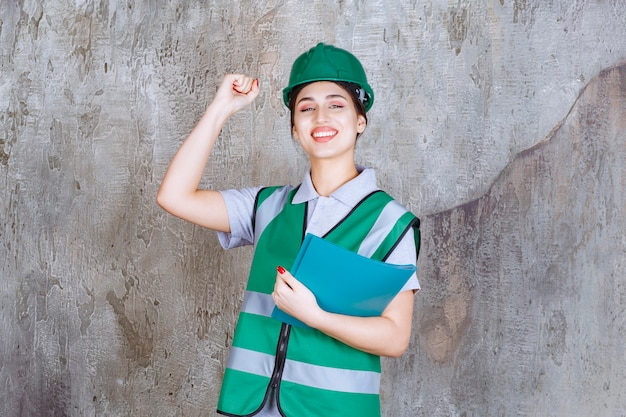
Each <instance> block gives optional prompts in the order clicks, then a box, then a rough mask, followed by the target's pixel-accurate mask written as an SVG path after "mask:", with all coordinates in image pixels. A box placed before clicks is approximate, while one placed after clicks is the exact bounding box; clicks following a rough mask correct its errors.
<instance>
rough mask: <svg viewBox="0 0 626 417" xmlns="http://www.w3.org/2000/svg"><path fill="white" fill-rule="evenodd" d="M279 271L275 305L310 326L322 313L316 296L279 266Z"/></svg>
mask: <svg viewBox="0 0 626 417" xmlns="http://www.w3.org/2000/svg"><path fill="white" fill-rule="evenodd" d="M277 271H278V273H277V274H276V283H275V284H274V292H273V293H272V298H273V299H274V303H275V304H276V306H277V307H278V308H279V309H281V310H282V311H284V312H285V313H287V314H289V315H290V316H293V317H295V318H297V319H298V320H300V321H302V322H303V323H306V324H310V323H311V319H312V318H313V317H315V314H317V313H319V312H320V311H321V309H320V307H319V305H318V304H317V300H316V299H315V295H314V294H313V293H312V292H311V290H309V289H308V288H307V287H306V286H304V284H302V283H301V282H300V281H298V280H297V279H296V278H295V277H294V276H293V275H291V273H290V272H289V271H286V270H285V269H284V268H283V267H281V266H279V267H278V268H277Z"/></svg>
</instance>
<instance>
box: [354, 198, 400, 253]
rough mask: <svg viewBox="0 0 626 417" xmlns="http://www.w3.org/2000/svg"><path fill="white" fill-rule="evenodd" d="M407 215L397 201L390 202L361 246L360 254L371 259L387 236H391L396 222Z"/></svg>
mask: <svg viewBox="0 0 626 417" xmlns="http://www.w3.org/2000/svg"><path fill="white" fill-rule="evenodd" d="M405 213H406V209H405V208H404V207H402V206H401V205H400V204H398V203H397V202H396V201H390V202H389V203H387V205H386V206H385V208H384V209H383V211H382V212H381V213H380V215H379V216H378V219H377V220H376V223H374V226H373V227H372V229H371V230H370V231H369V233H368V234H367V236H366V237H365V239H363V242H361V246H359V251H358V254H359V255H361V256H365V257H367V258H369V257H371V256H372V255H373V254H374V252H376V249H378V245H380V242H382V241H383V240H384V239H385V236H387V235H388V234H389V232H390V231H391V229H393V227H394V226H395V224H396V222H397V221H398V220H399V219H400V217H402V216H403V215H404V214H405Z"/></svg>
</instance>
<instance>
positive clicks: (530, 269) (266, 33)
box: [0, 0, 626, 417]
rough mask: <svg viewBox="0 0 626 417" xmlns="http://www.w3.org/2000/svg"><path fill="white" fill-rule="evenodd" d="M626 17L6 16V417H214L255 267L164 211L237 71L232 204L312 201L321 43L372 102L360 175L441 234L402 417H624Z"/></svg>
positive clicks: (555, 12) (155, 0) (411, 12)
mask: <svg viewBox="0 0 626 417" xmlns="http://www.w3.org/2000/svg"><path fill="white" fill-rule="evenodd" d="M625 25H626V2H625V1H624V0H604V1H600V0H596V1H578V0H576V1H570V0H560V1H551V2H547V1H540V0H515V1H509V0H492V1H487V0H485V1H471V2H470V1H464V0H458V1H454V2H447V1H428V2H426V1H401V2H383V1H382V0H380V1H367V2H365V1H342V2H330V1H329V2H324V1H312V2H299V1H292V2H286V1H249V2H248V1H246V2H231V1H217V0H216V1H210V2H200V1H176V0H172V1H165V0H152V1H146V2H141V1H136V2H135V1H132V0H129V1H104V0H103V1H90V0H84V1H73V2H72V1H69V0H55V1H52V0H51V1H47V2H45V1H38V0H24V1H15V0H2V2H1V3H0V76H1V78H0V221H1V223H0V319H1V320H0V334H1V335H2V336H1V337H0V339H1V340H0V354H1V356H0V415H2V416H8V417H13V416H64V415H68V416H94V415H97V416H129V415H133V416H148V415H158V416H208V415H213V409H214V408H215V404H216V399H217V392H218V388H219V384H220V378H221V373H222V370H223V366H224V361H225V358H226V355H227V346H228V345H229V343H230V340H231V336H232V331H233V326H234V320H235V318H236V313H237V311H238V308H239V303H240V299H241V295H242V290H243V286H244V280H245V276H246V273H247V264H248V262H249V259H250V251H249V250H247V249H243V250H236V251H229V252H225V251H223V250H221V249H220V247H219V245H218V243H217V240H216V238H215V235H214V234H213V233H212V232H209V231H206V230H203V229H201V228H198V227H194V226H192V225H189V224H186V223H184V222H182V221H180V220H177V219H175V218H173V217H171V216H169V215H167V214H165V213H164V212H163V211H161V210H160V209H158V208H157V207H156V204H155V201H154V197H155V193H156V190H157V188H158V185H159V181H160V179H161V178H162V176H163V173H164V171H165V168H166V166H167V163H168V162H169V160H170V158H171V157H172V155H173V153H174V152H175V150H176V148H177V147H178V145H179V144H180V143H181V141H182V140H183V139H184V137H185V136H186V134H187V133H188V131H189V130H190V129H191V128H192V127H193V125H194V123H195V122H196V121H197V119H198V118H199V116H200V115H201V113H202V112H203V110H204V108H205V106H206V104H207V102H208V101H209V100H210V99H211V97H212V95H213V92H214V91H215V86H216V84H217V83H218V82H219V80H220V79H221V77H222V74H223V73H225V72H231V71H243V72H247V73H250V74H253V75H257V76H258V77H259V78H260V83H261V88H262V90H263V91H262V94H261V96H260V97H259V98H258V99H257V100H256V102H255V103H254V104H253V106H252V107H251V108H249V109H246V110H245V111H243V112H241V113H240V114H238V115H236V116H235V117H234V118H233V119H232V120H231V122H230V123H229V124H228V125H227V126H226V128H225V129H224V132H223V134H222V137H221V140H220V142H219V144H218V146H217V148H216V150H215V154H214V155H215V156H214V159H213V163H212V165H211V166H210V167H208V169H207V175H206V177H205V180H204V181H205V184H206V185H210V186H212V187H217V188H225V187H239V186H243V185H253V184H255V185H257V184H275V183H285V182H291V183H296V182H298V181H299V179H300V177H301V175H302V172H303V170H304V169H305V167H306V160H305V159H304V157H303V154H302V152H301V151H299V150H298V149H297V147H296V146H294V144H293V143H292V141H291V139H290V136H289V127H288V119H287V114H286V111H285V109H284V107H283V106H282V102H281V99H280V90H281V88H282V87H283V86H284V85H285V83H286V79H287V76H288V71H289V66H290V64H291V62H292V61H293V59H294V58H295V57H296V56H297V55H298V54H300V53H301V52H302V51H304V50H305V49H307V48H309V47H311V46H313V45H314V44H315V43H316V42H317V41H326V42H331V43H335V44H337V45H338V46H341V47H345V48H348V49H351V50H352V51H353V52H354V53H355V54H356V55H357V56H359V57H360V58H361V59H362V61H363V63H364V65H365V67H366V68H367V70H368V74H369V75H370V78H371V84H372V85H373V87H374V89H375V91H376V94H377V98H376V104H375V106H374V107H373V109H372V111H371V116H370V126H369V128H368V131H367V132H366V134H365V135H364V136H363V138H362V139H361V141H360V143H359V148H358V157H359V162H361V163H363V164H366V165H371V166H374V167H376V168H378V169H379V172H380V178H379V179H380V182H381V185H382V186H383V187H385V188H386V189H387V190H388V191H390V192H391V193H392V194H394V195H395V196H397V197H398V198H399V199H400V200H401V201H402V202H404V203H405V204H406V205H407V206H409V207H410V208H411V209H412V210H413V211H414V212H416V213H418V214H419V215H420V216H421V217H422V219H423V236H424V241H423V249H422V257H421V259H420V264H419V267H420V274H421V275H420V276H421V281H422V285H423V287H424V290H423V291H422V292H421V293H420V294H419V295H418V296H417V297H416V314H415V326H414V329H415V331H414V337H413V340H412V343H411V346H410V348H409V351H408V352H407V353H406V354H405V355H404V356H403V357H402V358H401V359H399V360H385V361H384V365H385V377H384V381H383V382H384V383H383V409H384V414H385V416H387V417H390V416H394V417H395V416H451V415H452V416H502V415H506V416H510V415H528V416H571V415H578V416H591V415H594V416H596V415H601V416H623V415H625V414H626V394H624V389H623V385H624V382H625V381H626V364H625V362H626V361H625V360H626V353H625V352H626V346H625V345H626V336H625V335H626V319H625V317H626V311H624V310H625V309H626V307H625V306H626V280H625V278H624V275H625V274H624V272H623V269H624V267H625V266H626V265H625V264H626V238H625V237H624V236H625V235H626V233H625V229H626V226H624V225H625V224H626V197H625V195H624V193H625V191H624V190H625V189H626V183H625V181H626V180H625V178H626V145H625V143H626V141H625V139H626V133H625V132H626V67H625V66H624V65H626V64H624V62H626V61H625V60H626V32H625V31H624V26H625Z"/></svg>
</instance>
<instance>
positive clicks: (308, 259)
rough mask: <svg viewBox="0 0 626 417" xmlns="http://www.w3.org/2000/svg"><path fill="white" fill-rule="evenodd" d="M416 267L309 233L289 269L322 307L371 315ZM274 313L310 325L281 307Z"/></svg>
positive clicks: (289, 321) (380, 309)
mask: <svg viewBox="0 0 626 417" xmlns="http://www.w3.org/2000/svg"><path fill="white" fill-rule="evenodd" d="M415 270H416V267H415V266H414V265H394V264H389V263H385V262H381V261H377V260H374V259H370V258H367V257H365V256H361V255H359V254H357V253H355V252H352V251H349V250H348V249H345V248H343V247H341V246H338V245H335V244H334V243H331V242H329V241H327V240H324V239H322V238H320V237H317V236H315V235H312V234H307V235H306V236H305V238H304V241H303V243H302V247H301V248H300V251H299V252H298V255H297V257H296V260H295V262H294V264H293V267H292V268H291V271H290V272H291V274H292V275H293V276H295V277H296V278H297V279H298V281H300V282H302V283H303V284H304V285H305V286H306V287H307V288H308V289H310V290H311V291H312V292H313V294H315V298H316V299H317V303H318V304H319V306H320V307H321V308H322V309H324V310H326V311H328V312H331V313H338V314H346V315H350V316H361V317H369V316H380V315H381V314H382V312H383V311H384V310H385V308H386V307H387V305H388V304H389V303H390V302H391V300H392V299H393V298H394V297H395V296H396V294H398V293H399V292H400V290H401V289H402V287H403V286H404V284H406V282H407V281H408V280H409V278H410V277H411V275H413V273H414V272H415ZM272 317H273V318H275V319H277V320H280V321H282V322H285V323H287V324H291V325H294V326H299V327H308V326H307V325H306V324H304V323H302V322H301V321H300V320H298V319H296V318H294V317H292V316H290V315H288V314H287V313H285V312H283V311H282V310H280V309H279V308H278V307H274V310H273V311H272Z"/></svg>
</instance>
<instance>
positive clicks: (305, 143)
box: [292, 81, 367, 163]
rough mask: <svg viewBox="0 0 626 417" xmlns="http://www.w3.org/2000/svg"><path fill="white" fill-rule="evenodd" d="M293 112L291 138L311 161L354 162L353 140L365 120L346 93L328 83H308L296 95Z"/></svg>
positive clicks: (341, 88) (332, 83) (334, 84)
mask: <svg viewBox="0 0 626 417" xmlns="http://www.w3.org/2000/svg"><path fill="white" fill-rule="evenodd" d="M292 112H293V113H292V120H293V127H292V133H293V137H294V138H295V139H296V140H298V142H300V145H301V146H302V148H303V149H304V150H305V151H306V153H307V154H308V155H309V158H310V159H311V161H312V162H314V160H316V159H336V160H341V159H343V158H345V159H346V161H347V160H348V159H349V161H350V163H353V161H354V145H355V143H356V138H357V135H359V134H360V133H362V132H363V131H364V130H365V127H366V125H367V121H366V119H365V117H364V116H363V115H361V114H359V113H358V112H357V110H356V107H355V105H354V102H353V100H352V97H351V95H350V93H349V92H348V91H346V90H345V89H344V88H343V87H341V86H340V85H338V84H336V83H334V82H330V81H318V82H314V83H311V84H308V85H306V86H305V87H304V88H302V90H300V91H299V93H298V95H297V96H296V98H295V101H294V106H293V109H292Z"/></svg>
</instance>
